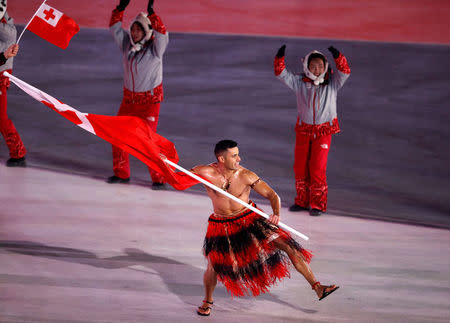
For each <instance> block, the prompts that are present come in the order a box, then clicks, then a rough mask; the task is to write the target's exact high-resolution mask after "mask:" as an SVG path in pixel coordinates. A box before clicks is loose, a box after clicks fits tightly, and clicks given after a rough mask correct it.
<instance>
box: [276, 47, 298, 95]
mask: <svg viewBox="0 0 450 323" xmlns="http://www.w3.org/2000/svg"><path fill="white" fill-rule="evenodd" d="M285 51H286V45H283V46H281V47H280V49H278V52H277V54H276V56H275V59H274V61H273V67H274V72H275V76H276V77H277V78H278V79H279V80H280V81H282V82H283V83H284V84H286V85H287V86H288V87H289V88H291V89H292V90H294V91H295V90H296V89H297V86H298V81H299V77H298V76H296V75H295V74H293V73H292V72H290V71H288V70H287V69H286V64H285V62H284V56H285Z"/></svg>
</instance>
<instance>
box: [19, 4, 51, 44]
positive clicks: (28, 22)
mask: <svg viewBox="0 0 450 323" xmlns="http://www.w3.org/2000/svg"><path fill="white" fill-rule="evenodd" d="M46 1H47V0H44V2H42V3H41V5H40V6H39V8H38V10H36V12H35V13H34V15H33V17H31V19H30V21H28V23H27V25H26V26H25V28H24V29H23V30H22V32H21V33H20V36H19V38H18V39H17V42H16V44H19V41H20V38H22V35H23V33H24V32H25V30H26V29H27V27H28V25H29V24H30V23H31V20H33V18H34V17H35V16H36V14H37V13H38V12H39V10H40V9H41V7H42V5H43V4H44V3H45V2H46Z"/></svg>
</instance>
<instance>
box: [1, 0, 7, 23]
mask: <svg viewBox="0 0 450 323" xmlns="http://www.w3.org/2000/svg"><path fill="white" fill-rule="evenodd" d="M6 7H7V6H6V0H0V19H2V18H3V16H4V15H5V13H6Z"/></svg>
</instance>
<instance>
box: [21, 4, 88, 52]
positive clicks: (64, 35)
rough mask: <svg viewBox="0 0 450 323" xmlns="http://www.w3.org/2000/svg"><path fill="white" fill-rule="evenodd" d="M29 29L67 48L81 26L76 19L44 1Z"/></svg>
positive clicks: (54, 43)
mask: <svg viewBox="0 0 450 323" xmlns="http://www.w3.org/2000/svg"><path fill="white" fill-rule="evenodd" d="M27 29H28V30H29V31H31V32H33V33H35V34H36V35H38V36H39V37H42V38H44V39H45V40H47V41H48V42H50V43H52V44H53V45H56V46H58V47H61V48H62V49H66V48H67V46H68V45H69V42H70V40H71V39H72V37H73V36H74V35H75V34H76V33H77V32H78V31H79V30H80V27H78V25H77V23H76V22H75V20H73V19H72V18H70V17H69V16H67V15H65V14H64V13H62V12H61V11H58V10H56V9H55V8H52V7H50V6H49V5H47V4H45V3H44V4H42V5H41V6H40V7H39V9H38V11H37V12H36V14H35V16H34V17H33V19H32V20H31V22H30V24H29V25H28V27H27Z"/></svg>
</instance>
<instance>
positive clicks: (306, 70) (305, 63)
mask: <svg viewBox="0 0 450 323" xmlns="http://www.w3.org/2000/svg"><path fill="white" fill-rule="evenodd" d="M311 54H320V55H322V56H323V57H324V59H325V71H324V72H323V73H322V74H320V75H319V76H315V75H314V74H313V73H311V71H310V70H309V68H308V60H309V56H311ZM302 60H303V72H304V73H305V75H306V76H307V77H308V78H310V79H311V80H312V81H313V82H314V85H319V84H322V83H323V82H324V81H325V76H326V75H327V72H328V61H327V58H326V57H325V55H324V54H322V53H321V52H319V51H317V50H313V51H312V52H311V53H309V54H308V55H306V56H305V57H304V58H303V59H302Z"/></svg>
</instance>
